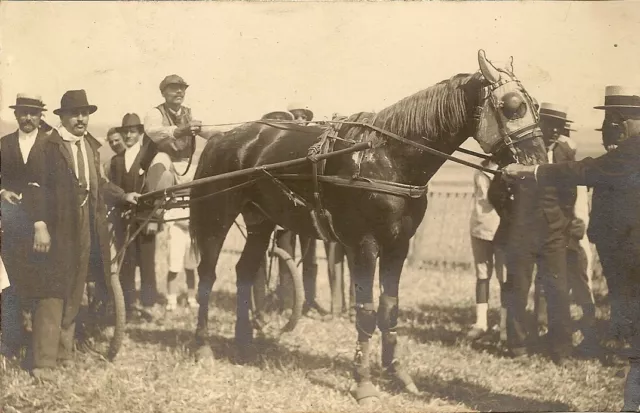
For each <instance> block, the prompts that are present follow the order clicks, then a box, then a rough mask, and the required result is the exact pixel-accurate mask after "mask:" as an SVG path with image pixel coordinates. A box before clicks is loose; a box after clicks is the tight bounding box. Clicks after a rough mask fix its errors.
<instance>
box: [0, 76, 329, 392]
mask: <svg viewBox="0 0 640 413" xmlns="http://www.w3.org/2000/svg"><path fill="white" fill-rule="evenodd" d="M188 86H189V85H188V84H187V83H186V82H185V81H184V79H182V78H181V77H180V76H177V75H169V76H167V77H165V78H164V79H163V80H162V82H161V83H160V85H159V89H160V93H161V94H162V97H163V98H164V102H163V103H161V104H159V105H158V106H156V107H154V108H152V109H151V110H149V112H148V113H147V114H146V115H145V117H144V120H142V119H141V118H140V116H139V115H138V114H136V113H127V114H125V115H124V117H123V118H122V122H121V125H120V126H117V127H113V128H111V129H109V131H108V132H107V136H106V141H107V143H108V144H109V146H110V147H111V149H112V150H113V152H114V153H115V155H113V157H111V158H110V159H109V160H107V161H106V162H103V161H101V160H100V154H99V147H100V146H101V144H100V142H99V141H98V139H96V138H94V137H93V136H92V135H91V134H90V133H89V131H88V126H89V119H90V116H91V115H92V114H93V113H94V112H96V111H97V110H98V108H97V107H96V106H95V105H92V104H90V103H89V100H88V97H87V94H86V92H85V91H84V90H70V91H67V92H66V93H64V95H63V96H62V99H61V103H60V107H59V108H58V109H55V110H54V111H53V113H54V114H55V115H57V116H59V118H60V125H59V126H57V127H52V126H50V125H48V124H47V123H46V122H44V120H43V119H42V117H43V112H45V111H47V108H46V105H45V104H44V102H43V101H42V99H41V98H40V97H39V96H31V95H27V94H19V95H18V96H17V98H16V103H15V104H14V105H12V106H10V108H12V109H14V113H15V117H16V120H17V123H18V129H17V130H16V131H15V132H14V133H11V134H9V135H7V136H4V137H3V138H2V140H1V141H0V142H1V148H0V150H1V153H2V167H3V168H2V171H3V173H2V188H1V190H0V196H1V198H2V224H3V226H2V241H3V242H2V269H3V271H2V272H1V274H3V278H2V312H1V314H2V342H1V352H2V355H4V356H5V357H10V358H20V357H24V359H25V360H26V361H27V368H29V369H30V371H31V373H32V375H33V376H34V377H35V378H37V379H40V380H47V379H49V378H50V377H51V373H52V371H53V370H54V369H55V368H57V367H64V366H68V365H70V364H72V360H73V357H72V352H73V350H74V341H75V340H76V339H77V338H78V337H82V336H83V334H84V332H83V329H84V326H83V325H76V323H77V322H78V321H80V320H79V310H80V307H81V304H82V300H83V296H84V294H85V286H86V284H87V283H88V282H91V284H92V285H93V284H95V288H94V289H93V290H92V291H93V292H94V295H95V297H94V298H95V299H94V300H92V301H93V302H97V303H102V304H104V303H106V302H107V301H108V299H107V291H108V289H107V286H106V281H105V280H106V278H105V274H112V273H115V272H116V271H117V270H118V268H119V269H120V271H119V275H120V281H121V285H122V289H123V293H124V299H125V308H126V318H127V322H132V321H138V320H140V319H141V318H142V317H145V318H148V317H150V316H151V317H152V316H153V314H154V313H157V312H156V311H154V309H155V308H157V307H159V306H160V305H162V304H164V306H165V309H166V310H167V311H173V310H175V309H176V308H177V306H178V295H179V294H178V293H179V290H180V289H179V288H178V287H177V286H176V285H175V280H176V278H177V276H178V274H179V273H180V272H182V271H184V273H185V275H186V284H187V285H186V287H187V288H186V290H187V291H186V292H187V294H186V300H185V302H184V304H185V305H186V306H187V307H195V306H196V304H197V294H196V279H195V270H196V269H197V266H198V264H199V257H198V254H197V253H196V251H195V250H194V247H193V243H192V240H191V237H190V234H189V210H188V208H174V209H170V210H167V211H164V210H159V211H157V212H156V213H155V215H154V216H152V217H151V218H152V219H151V220H149V221H147V223H146V224H145V223H144V222H145V221H143V220H141V218H142V219H144V216H142V217H141V216H140V215H139V214H136V215H134V214H132V213H131V208H130V207H131V206H132V205H135V204H137V201H138V198H139V197H140V194H142V193H145V192H151V191H155V190H160V189H164V188H167V187H170V186H173V185H176V184H179V183H184V182H189V181H190V180H192V179H193V177H194V174H195V170H196V168H195V165H191V161H192V159H191V157H192V156H193V152H194V150H195V137H196V136H200V137H202V138H204V139H209V138H210V137H211V136H213V135H215V134H217V133H220V132H221V129H219V128H215V127H211V126H203V125H202V123H201V122H200V121H198V120H197V119H196V118H195V117H194V116H193V114H192V111H191V109H190V108H189V107H187V106H185V105H184V104H183V103H184V98H185V95H186V90H187V88H188ZM312 118H313V112H312V111H311V110H309V109H308V108H307V107H306V106H304V105H299V104H292V105H290V107H289V108H288V110H287V111H276V112H271V113H268V114H266V115H265V116H264V119H273V120H278V119H280V120H287V121H300V122H305V123H306V122H309V121H311V120H312ZM165 225H166V227H167V228H166V232H167V234H168V240H167V243H168V260H169V266H168V274H167V277H166V279H167V285H166V291H167V293H166V297H164V298H165V299H164V300H162V297H161V296H160V295H159V294H158V286H157V278H156V269H155V266H156V257H155V253H156V245H155V244H156V235H157V234H158V233H159V231H161V230H164V229H163V228H162V227H163V226H165ZM141 226H142V228H141ZM136 232H138V235H137V236H135V237H133V238H131V237H130V236H131V234H135V233H136ZM295 235H296V234H293V233H291V232H290V231H285V230H282V231H280V232H279V236H278V243H279V244H280V245H282V246H283V247H285V248H286V249H287V250H291V251H290V252H291V255H293V252H294V250H295V243H292V240H295V238H294V237H295ZM129 239H130V241H131V242H130V243H129V244H128V245H127V246H126V248H125V242H126V241H127V240H129ZM303 242H306V241H303ZM313 246H314V247H315V243H314V244H313ZM121 250H124V254H123V257H122V260H121V262H118V260H114V257H117V256H118V252H119V251H121ZM309 250H310V253H309V254H307V255H306V256H305V264H304V265H305V269H304V272H305V277H304V278H305V291H306V295H305V297H306V298H307V301H306V302H305V313H307V314H308V315H309V314H310V313H313V312H316V313H320V315H325V314H326V313H327V311H326V310H324V309H323V308H322V307H320V306H319V305H318V303H317V300H316V299H315V295H316V293H315V284H316V277H317V265H316V262H315V248H309ZM5 266H6V271H5V270H4V269H5ZM283 267H284V266H283ZM136 268H139V269H140V292H139V297H138V292H137V291H136V282H135V281H136V279H135V277H136ZM138 302H139V304H140V305H138ZM102 309H103V310H104V309H105V306H104V305H103V307H102ZM29 321H30V322H31V327H30V328H29V327H28V326H27V323H28V322H29ZM27 330H31V332H32V333H31V338H30V340H29V339H27V337H28V335H27ZM25 349H26V351H25ZM25 352H26V356H25Z"/></svg>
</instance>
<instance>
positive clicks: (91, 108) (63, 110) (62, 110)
mask: <svg viewBox="0 0 640 413" xmlns="http://www.w3.org/2000/svg"><path fill="white" fill-rule="evenodd" d="M77 109H89V114H92V113H95V111H96V110H98V107H97V106H96V105H87V106H76V107H74V108H58V109H56V110H54V111H53V113H54V114H56V115H61V114H63V113H67V112H70V111H72V110H77Z"/></svg>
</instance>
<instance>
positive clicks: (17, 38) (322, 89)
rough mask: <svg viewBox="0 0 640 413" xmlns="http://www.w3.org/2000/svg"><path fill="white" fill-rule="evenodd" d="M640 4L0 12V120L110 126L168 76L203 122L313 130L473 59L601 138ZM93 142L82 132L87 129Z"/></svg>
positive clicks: (3, 6)
mask: <svg viewBox="0 0 640 413" xmlns="http://www.w3.org/2000/svg"><path fill="white" fill-rule="evenodd" d="M639 29H640V2H637V1H625V2H464V3H463V2H433V3H413V2H412V3H405V2H398V3H395V2H394V3H388V2H366V3H357V2H356V3H354V2H341V3H320V2H302V3H283V2H276V3H251V2H238V3H232V2H223V3H210V2H87V3H85V2H42V3H35V2H34V3H32V2H7V1H2V2H0V36H1V37H0V44H1V46H2V49H1V54H0V82H1V83H0V118H1V119H2V120H4V121H5V122H6V121H13V113H12V110H11V109H9V108H8V106H9V105H11V104H13V102H14V101H15V96H16V94H17V93H19V92H30V93H36V94H39V95H41V96H42V98H43V99H44V101H45V103H46V104H47V107H48V108H49V112H48V113H47V118H46V119H47V121H49V122H50V123H54V124H57V121H58V120H57V119H56V117H55V116H54V115H53V114H52V113H51V110H53V109H55V108H57V107H59V103H60V97H61V96H62V94H63V93H64V92H65V91H66V90H69V89H85V90H86V91H87V94H88V98H89V101H90V103H92V104H95V105H97V106H98V111H97V112H96V113H95V114H93V115H92V117H91V122H92V123H94V122H97V123H102V124H112V125H114V126H117V125H119V124H120V122H121V119H122V116H123V115H124V114H125V113H127V112H137V113H139V114H141V115H143V114H144V113H146V112H147V111H148V110H150V109H151V108H152V107H153V106H156V105H158V104H159V103H161V102H162V101H163V99H162V96H161V95H160V91H159V90H158V85H159V83H160V81H161V80H162V78H163V77H164V76H166V75H168V74H172V73H176V74H179V75H180V76H182V77H183V78H184V79H185V80H186V81H187V82H188V83H189V84H190V85H191V86H190V87H189V89H188V90H187V96H186V101H185V104H186V105H187V106H190V107H191V108H192V109H193V112H194V116H195V117H196V118H197V119H199V120H201V121H202V122H203V123H205V124H218V123H228V122H242V121H248V120H253V119H257V118H259V117H261V116H262V115H263V114H264V113H266V112H269V111H272V110H278V109H284V108H286V106H287V104H288V103H291V102H293V101H298V102H301V103H304V104H306V105H308V106H309V107H310V108H311V109H312V110H313V111H314V112H315V116H316V119H323V118H329V117H330V116H331V114H332V113H333V112H340V113H345V114H350V113H354V112H358V111H378V110H380V109H383V108H384V107H386V106H389V105H391V104H393V103H395V102H396V101H398V100H400V99H401V98H403V97H405V96H408V95H410V94H413V93H415V92H417V91H419V90H422V89H424V88H426V87H428V86H430V85H432V84H434V83H437V82H439V81H441V80H443V79H448V78H449V77H451V76H453V75H455V74H457V73H472V72H475V71H477V70H478V63H477V52H478V49H484V50H485V51H486V53H487V57H488V58H489V60H491V61H494V62H497V63H496V64H499V63H500V62H505V61H507V59H508V58H509V56H513V59H514V70H515V74H516V76H518V78H519V79H520V80H521V81H522V83H523V84H524V86H525V87H526V88H527V90H528V91H529V92H530V93H531V94H532V95H533V96H535V97H536V98H537V99H538V101H540V102H553V103H557V104H562V105H566V106H568V107H569V117H570V118H571V119H573V120H575V122H576V123H575V126H576V127H577V129H580V128H583V129H584V128H588V129H591V130H592V129H593V128H594V127H598V126H599V125H600V123H601V121H602V116H603V115H602V112H601V111H598V110H594V109H593V106H595V105H598V104H601V103H602V101H603V99H604V97H603V96H604V89H605V86H606V85H610V84H622V85H630V86H638V87H640V36H638V35H637V33H638V32H639ZM89 130H91V125H90V127H89Z"/></svg>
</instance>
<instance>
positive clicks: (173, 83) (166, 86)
mask: <svg viewBox="0 0 640 413" xmlns="http://www.w3.org/2000/svg"><path fill="white" fill-rule="evenodd" d="M171 85H178V86H184V88H185V89H187V88H189V85H188V84H186V83H180V82H172V83H167V84H166V85H164V86H163V87H162V88H160V92H164V90H165V89H166V88H168V87H169V86H171Z"/></svg>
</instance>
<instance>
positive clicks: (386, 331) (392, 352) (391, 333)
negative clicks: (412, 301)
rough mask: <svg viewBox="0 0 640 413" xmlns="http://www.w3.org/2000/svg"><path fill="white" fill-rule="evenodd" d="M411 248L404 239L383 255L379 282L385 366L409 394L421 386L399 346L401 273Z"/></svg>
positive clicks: (379, 319) (416, 391) (379, 311)
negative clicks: (403, 360)
mask: <svg viewBox="0 0 640 413" xmlns="http://www.w3.org/2000/svg"><path fill="white" fill-rule="evenodd" d="M408 251H409V241H408V240H406V241H401V242H398V243H396V244H395V245H393V247H392V248H384V249H383V250H382V252H381V254H380V283H381V284H382V290H383V292H382V294H381V295H380V301H379V305H378V327H379V328H380V332H381V333H382V352H381V356H382V368H383V369H384V370H385V373H386V374H388V375H389V376H391V377H392V378H393V379H394V380H395V381H396V382H398V383H399V384H400V385H402V386H403V387H404V389H405V390H406V391H408V392H409V393H413V394H417V393H418V389H417V387H416V385H415V384H414V383H413V380H412V379H411V376H409V374H408V373H407V372H406V371H405V370H404V368H403V366H402V363H401V362H400V351H399V348H398V334H397V331H396V330H397V327H398V295H399V294H398V292H399V291H398V289H399V285H400V275H401V274H402V267H403V265H404V261H405V258H406V257H407V253H408Z"/></svg>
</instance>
